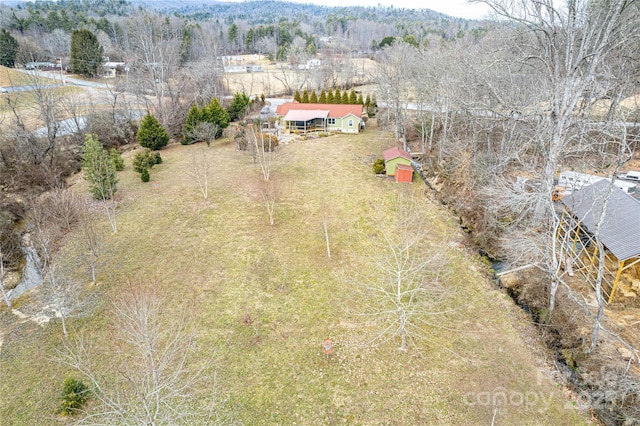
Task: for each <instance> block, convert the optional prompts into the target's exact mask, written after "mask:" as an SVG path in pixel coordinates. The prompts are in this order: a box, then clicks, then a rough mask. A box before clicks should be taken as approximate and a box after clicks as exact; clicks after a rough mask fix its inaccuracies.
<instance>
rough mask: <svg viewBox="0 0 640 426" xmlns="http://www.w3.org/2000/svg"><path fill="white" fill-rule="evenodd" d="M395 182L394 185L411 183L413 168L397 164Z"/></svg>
mask: <svg viewBox="0 0 640 426" xmlns="http://www.w3.org/2000/svg"><path fill="white" fill-rule="evenodd" d="M395 180H396V183H400V182H408V183H411V182H413V167H412V166H407V165H406V164H398V165H397V166H396V174H395Z"/></svg>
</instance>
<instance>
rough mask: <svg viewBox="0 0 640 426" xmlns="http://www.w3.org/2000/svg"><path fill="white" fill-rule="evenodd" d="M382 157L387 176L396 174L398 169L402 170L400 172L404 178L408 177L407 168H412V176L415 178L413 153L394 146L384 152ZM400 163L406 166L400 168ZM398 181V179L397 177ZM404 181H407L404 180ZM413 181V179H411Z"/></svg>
mask: <svg viewBox="0 0 640 426" xmlns="http://www.w3.org/2000/svg"><path fill="white" fill-rule="evenodd" d="M382 158H383V159H384V167H385V169H386V170H387V176H395V175H396V172H397V170H401V172H400V174H401V176H402V179H406V173H407V170H408V169H407V168H406V167H409V168H411V177H412V178H413V166H412V165H411V160H412V159H411V154H409V153H408V152H407V151H405V150H404V149H401V148H398V147H397V146H394V147H393V148H390V149H387V150H386V151H383V152H382ZM400 165H403V166H405V167H402V168H399V166H400ZM396 182H397V179H396ZM403 182H406V180H404V181H403ZM409 182H411V181H409Z"/></svg>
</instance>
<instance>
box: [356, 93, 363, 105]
mask: <svg viewBox="0 0 640 426" xmlns="http://www.w3.org/2000/svg"><path fill="white" fill-rule="evenodd" d="M356 104H358V105H362V106H364V103H363V101H362V93H358V99H356Z"/></svg>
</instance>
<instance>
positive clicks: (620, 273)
mask: <svg viewBox="0 0 640 426" xmlns="http://www.w3.org/2000/svg"><path fill="white" fill-rule="evenodd" d="M623 269H624V260H623V261H622V262H620V266H618V273H617V274H616V279H615V281H614V282H613V288H612V289H611V294H610V295H609V301H608V302H607V303H611V302H613V296H615V295H616V289H617V288H618V281H620V275H622V270H623Z"/></svg>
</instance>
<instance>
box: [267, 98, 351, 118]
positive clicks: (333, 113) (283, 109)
mask: <svg viewBox="0 0 640 426" xmlns="http://www.w3.org/2000/svg"><path fill="white" fill-rule="evenodd" d="M291 110H294V111H317V110H322V111H329V115H328V117H329V118H342V117H346V116H347V115H349V114H353V115H355V116H356V117H358V118H360V117H362V105H342V104H302V103H300V102H288V103H286V104H281V105H278V107H277V108H276V114H277V115H287V113H289V111H291Z"/></svg>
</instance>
